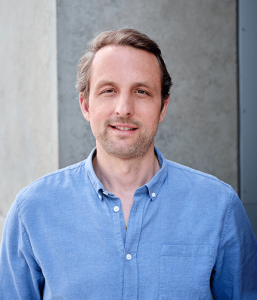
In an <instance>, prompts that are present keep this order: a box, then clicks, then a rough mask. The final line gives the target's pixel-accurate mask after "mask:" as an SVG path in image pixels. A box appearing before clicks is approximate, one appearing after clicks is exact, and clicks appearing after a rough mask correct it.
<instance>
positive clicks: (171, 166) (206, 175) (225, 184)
mask: <svg viewBox="0 0 257 300" xmlns="http://www.w3.org/2000/svg"><path fill="white" fill-rule="evenodd" d="M167 166H168V167H170V168H175V169H179V170H181V171H185V172H188V173H191V174H195V175H198V176H201V177H205V178H207V179H210V180H213V181H215V182H219V183H221V184H223V185H224V186H226V187H228V188H230V189H232V188H231V186H230V185H229V184H227V183H225V182H223V181H221V180H220V179H218V178H217V177H215V176H213V175H208V174H205V173H203V172H201V171H197V170H194V169H192V170H190V168H189V169H188V168H187V167H185V168H182V167H179V166H173V165H170V164H169V163H167Z"/></svg>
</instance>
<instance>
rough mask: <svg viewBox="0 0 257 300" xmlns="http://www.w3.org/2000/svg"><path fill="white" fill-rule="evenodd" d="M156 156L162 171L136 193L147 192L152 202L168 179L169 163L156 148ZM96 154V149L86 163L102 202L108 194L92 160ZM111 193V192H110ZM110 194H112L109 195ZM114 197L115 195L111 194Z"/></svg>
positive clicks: (87, 171)
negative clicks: (104, 195) (105, 194)
mask: <svg viewBox="0 0 257 300" xmlns="http://www.w3.org/2000/svg"><path fill="white" fill-rule="evenodd" d="M154 151H155V154H156V156H157V158H158V161H159V164H160V167H161V168H160V170H159V171H158V172H157V173H156V174H155V175H154V177H153V178H152V179H151V180H150V181H149V182H148V183H146V184H145V185H144V186H142V187H140V188H138V189H137V190H136V192H139V193H140V192H143V191H144V192H146V191H147V193H148V194H149V197H150V198H151V200H152V201H154V200H155V199H156V198H157V196H158V193H159V190H160V188H161V186H162V184H163V182H164V181H165V179H166V177H167V162H166V159H165V158H164V156H163V155H162V153H161V151H160V150H158V149H157V148H156V147H154ZM95 154H96V148H94V149H93V150H92V151H91V153H90V154H89V156H88V158H87V159H86V162H85V169H86V174H87V175H88V177H89V179H90V181H91V183H92V185H93V187H94V189H95V191H96V193H97V195H98V198H99V199H100V200H102V199H103V195H102V194H103V193H107V191H105V189H104V186H103V184H102V183H101V181H100V180H99V179H98V178H97V176H96V174H95V171H94V168H93V163H92V160H93V158H94V156H95ZM108 193H109V192H108ZM109 194H110V193H109ZM110 195H113V194H110Z"/></svg>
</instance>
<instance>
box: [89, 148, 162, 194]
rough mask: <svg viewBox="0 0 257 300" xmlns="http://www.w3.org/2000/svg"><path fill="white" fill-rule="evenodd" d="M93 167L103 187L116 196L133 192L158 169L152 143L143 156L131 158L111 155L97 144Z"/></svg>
mask: <svg viewBox="0 0 257 300" xmlns="http://www.w3.org/2000/svg"><path fill="white" fill-rule="evenodd" d="M93 167H94V170H95V173H96V176H97V177H98V178H99V180H100V181H101V182H102V184H103V186H104V188H105V189H106V190H107V191H109V192H111V193H113V194H115V195H116V196H118V195H120V194H125V193H129V194H130V193H131V194H134V192H135V190H136V189H137V188H139V187H140V186H143V185H144V184H146V183H147V182H149V181H150V180H151V179H152V177H153V176H154V175H155V174H156V173H157V172H158V171H159V169H160V165H159V162H158V159H157V157H156V156H155V153H154V145H153V144H152V146H151V147H150V148H149V149H148V151H147V153H146V154H145V155H144V156H143V157H137V158H131V159H120V158H117V157H114V156H111V155H109V154H108V153H106V152H105V151H104V149H103V148H102V147H101V145H97V154H96V156H95V157H94V159H93Z"/></svg>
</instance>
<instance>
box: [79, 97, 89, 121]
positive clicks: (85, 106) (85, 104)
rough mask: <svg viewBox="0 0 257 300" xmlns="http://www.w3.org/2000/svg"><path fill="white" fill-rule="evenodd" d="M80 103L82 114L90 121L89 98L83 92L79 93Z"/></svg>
mask: <svg viewBox="0 0 257 300" xmlns="http://www.w3.org/2000/svg"><path fill="white" fill-rule="evenodd" d="M79 103H80V108H81V111H82V114H83V116H84V118H85V119H86V120H87V121H88V122H90V113H89V107H88V102H87V100H86V99H85V98H84V95H83V93H82V92H81V93H79Z"/></svg>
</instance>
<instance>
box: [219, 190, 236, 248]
mask: <svg viewBox="0 0 257 300" xmlns="http://www.w3.org/2000/svg"><path fill="white" fill-rule="evenodd" d="M233 199H235V194H234V193H232V192H231V195H230V204H229V208H228V211H227V217H226V219H225V221H224V228H223V233H222V235H221V239H220V247H219V249H220V248H222V247H223V242H224V238H225V235H226V233H227V229H228V223H229V220H230V216H231V212H232V210H233V207H234V205H233V203H235V202H233Z"/></svg>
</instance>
